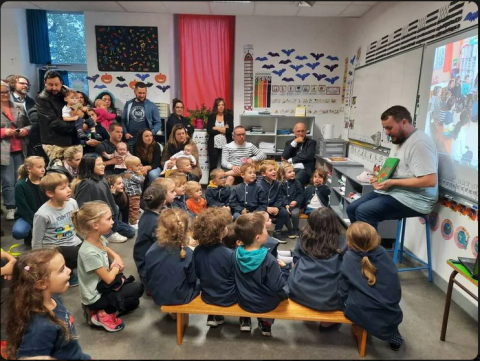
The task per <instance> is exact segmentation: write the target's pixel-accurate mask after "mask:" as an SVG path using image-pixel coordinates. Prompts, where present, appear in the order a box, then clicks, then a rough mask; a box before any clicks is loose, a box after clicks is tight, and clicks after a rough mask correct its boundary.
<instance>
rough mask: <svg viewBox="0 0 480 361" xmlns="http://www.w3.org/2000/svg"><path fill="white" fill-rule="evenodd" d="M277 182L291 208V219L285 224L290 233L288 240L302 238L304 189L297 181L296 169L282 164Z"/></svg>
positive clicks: (288, 164) (289, 210)
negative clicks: (301, 215) (301, 220)
mask: <svg viewBox="0 0 480 361" xmlns="http://www.w3.org/2000/svg"><path fill="white" fill-rule="evenodd" d="M277 180H278V181H279V182H280V183H281V187H282V189H283V194H284V197H285V198H286V202H287V205H288V207H289V208H288V213H289V218H288V219H287V222H286V224H285V225H286V226H287V229H288V233H289V236H288V238H294V237H296V238H298V237H299V236H300V227H299V224H300V208H301V207H302V206H303V192H304V188H303V186H302V184H301V183H300V181H298V180H297V179H295V169H294V168H293V165H292V164H290V163H288V162H282V163H281V164H280V166H279V167H278V171H277Z"/></svg>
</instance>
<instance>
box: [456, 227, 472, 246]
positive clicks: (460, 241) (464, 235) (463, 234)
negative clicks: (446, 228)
mask: <svg viewBox="0 0 480 361" xmlns="http://www.w3.org/2000/svg"><path fill="white" fill-rule="evenodd" d="M469 239H470V234H469V233H468V231H467V229H466V228H465V227H463V226H460V227H458V228H457V229H456V230H455V236H454V238H453V240H454V241H455V244H456V245H457V247H458V248H460V249H467V247H468V241H469Z"/></svg>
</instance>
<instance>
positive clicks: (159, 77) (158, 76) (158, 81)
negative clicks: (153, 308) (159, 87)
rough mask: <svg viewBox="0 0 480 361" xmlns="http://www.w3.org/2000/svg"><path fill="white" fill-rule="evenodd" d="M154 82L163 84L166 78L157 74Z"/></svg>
mask: <svg viewBox="0 0 480 361" xmlns="http://www.w3.org/2000/svg"><path fill="white" fill-rule="evenodd" d="M155 81H156V82H157V83H160V84H163V83H165V82H166V81H167V76H166V75H165V74H162V73H159V74H157V75H155Z"/></svg>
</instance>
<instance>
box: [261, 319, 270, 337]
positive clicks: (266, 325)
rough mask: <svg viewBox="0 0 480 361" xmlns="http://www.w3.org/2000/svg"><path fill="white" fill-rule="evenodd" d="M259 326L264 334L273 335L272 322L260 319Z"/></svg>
mask: <svg viewBox="0 0 480 361" xmlns="http://www.w3.org/2000/svg"><path fill="white" fill-rule="evenodd" d="M258 328H259V329H260V331H262V335H263V336H267V337H270V336H272V324H271V323H269V322H265V321H258Z"/></svg>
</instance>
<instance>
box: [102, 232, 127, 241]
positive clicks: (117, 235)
mask: <svg viewBox="0 0 480 361" xmlns="http://www.w3.org/2000/svg"><path fill="white" fill-rule="evenodd" d="M127 239H128V238H127V237H124V236H122V235H121V234H120V233H118V232H115V233H113V234H112V235H111V236H110V237H108V238H107V240H108V242H109V243H124V242H126V241H127Z"/></svg>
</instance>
